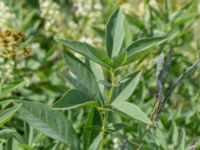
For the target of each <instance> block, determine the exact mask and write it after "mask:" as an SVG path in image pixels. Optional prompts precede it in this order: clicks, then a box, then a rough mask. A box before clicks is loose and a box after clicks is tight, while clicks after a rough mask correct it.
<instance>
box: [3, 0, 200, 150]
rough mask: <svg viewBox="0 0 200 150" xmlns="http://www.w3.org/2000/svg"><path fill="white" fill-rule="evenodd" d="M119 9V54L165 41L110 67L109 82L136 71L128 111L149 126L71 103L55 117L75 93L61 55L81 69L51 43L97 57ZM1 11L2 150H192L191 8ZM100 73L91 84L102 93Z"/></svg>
mask: <svg viewBox="0 0 200 150" xmlns="http://www.w3.org/2000/svg"><path fill="white" fill-rule="evenodd" d="M119 6H120V10H121V11H122V12H123V14H124V27H125V31H124V33H125V35H124V40H123V45H122V48H126V47H128V46H129V45H130V44H132V42H133V41H137V40H140V39H144V38H149V37H163V38H164V39H165V40H164V42H161V41H159V42H161V43H158V41H157V42H155V41H154V43H153V44H152V43H150V44H149V45H148V41H142V43H141V44H140V45H139V46H138V49H139V50H145V51H144V52H142V53H141V55H136V57H135V58H134V61H133V60H132V61H131V63H130V64H129V65H126V66H123V67H121V66H120V63H121V64H123V63H122V62H120V61H121V59H123V60H124V59H125V58H126V57H125V56H123V55H122V56H121V57H118V58H117V59H116V60H118V59H119V61H116V64H115V65H116V68H117V69H116V70H115V73H114V76H115V77H114V78H115V79H114V80H115V81H116V82H117V81H120V80H121V79H124V78H125V77H127V76H128V75H130V74H131V75H132V73H135V72H138V71H142V73H141V77H140V79H138V84H137V86H136V87H131V88H130V89H131V90H132V89H135V90H133V91H134V92H133V94H131V96H130V97H128V102H130V103H131V104H135V106H137V107H138V108H140V109H141V110H142V112H144V113H145V114H146V116H148V118H149V119H150V120H151V123H150V125H146V124H145V123H143V122H145V121H144V120H143V122H141V121H142V118H136V120H135V119H133V118H134V117H133V118H130V117H128V116H127V115H125V114H123V113H120V112H119V111H114V112H113V110H112V108H110V107H100V106H96V104H93V103H92V104H91V103H90V104H88V105H85V104H84V106H83V107H77V106H75V104H74V103H73V102H74V101H70V100H72V99H70V100H69V104H66V105H67V106H65V107H64V108H60V106H63V104H62V105H57V106H56V107H57V108H55V103H56V104H58V103H57V102H58V100H60V99H61V100H62V99H64V98H65V97H63V95H64V94H65V93H66V92H67V91H68V90H70V89H72V88H73V89H74V85H73V83H72V82H71V83H70V82H69V76H68V75H71V76H72V77H74V74H75V73H74V72H73V69H72V68H70V65H68V64H67V67H66V64H65V59H64V57H63V54H62V50H64V53H65V52H66V53H67V54H65V55H68V52H67V51H68V50H70V54H71V53H73V55H75V56H76V57H77V58H78V59H80V60H82V61H86V63H85V64H87V61H88V60H87V57H84V56H85V55H84V54H83V55H80V53H77V52H73V51H71V49H73V47H70V46H69V44H66V43H65V45H67V46H68V47H70V48H67V47H65V46H63V45H62V44H61V43H62V42H60V43H59V42H58V40H57V39H71V40H76V41H82V42H86V43H88V44H90V45H93V46H95V47H96V48H98V49H101V50H102V51H103V49H104V50H105V49H106V40H105V36H106V32H105V31H106V25H107V22H108V20H109V18H110V16H111V15H112V13H113V12H114V11H115V10H116V9H117V8H118V7H119ZM0 10H1V12H0V106H1V112H0V127H1V129H0V149H3V150H4V149H7V150H18V149H19V150H21V149H25V150H45V149H46V150H50V149H52V150H57V149H58V150H60V149H63V150H64V149H72V150H76V149H91V150H95V149H99V148H100V147H101V148H102V149H105V150H107V149H112V150H113V149H116V150H118V149H120V150H125V149H142V150H154V149H158V150H162V149H163V150H179V149H180V150H186V149H190V150H196V149H200V128H199V123H200V92H199V88H200V71H199V59H200V58H199V56H200V44H199V43H200V36H199V33H200V28H199V26H200V20H199V14H200V2H199V1H198V0H144V1H141V0H117V1H114V0H87V1H86V0H20V1H15V0H1V1H0ZM116 32H117V33H118V32H119V30H116ZM119 37H120V36H119ZM162 40H163V39H162ZM145 44H146V45H145ZM143 48H144V49H143ZM70 54H69V56H70ZM85 58H86V60H85ZM92 60H93V59H92ZM93 61H95V60H93ZM95 62H96V61H95ZM88 63H89V62H88ZM123 65H124V64H123ZM119 66H120V67H119ZM94 68H98V67H95V66H94ZM108 68H109V67H108ZM102 71H103V73H104V79H102V80H98V84H99V85H100V86H103V88H105V89H108V90H109V89H110V87H112V86H111V84H112V83H111V82H112V80H113V79H112V78H111V75H112V74H110V71H109V70H108V69H106V67H104V68H103V70H102ZM72 72H73V73H72ZM97 74H98V73H97ZM99 74H101V73H99ZM75 75H76V74H75ZM134 77H135V74H134ZM87 80H88V82H87V83H89V82H91V78H89V77H88V79H87ZM122 81H123V80H122ZM124 82H125V81H124ZM119 83H120V82H119ZM135 84H136V83H135ZM172 92H173V93H172ZM116 93H117V92H116ZM116 93H114V94H116ZM83 94H84V93H83ZM106 94H107V95H108V93H106ZM106 94H105V95H106ZM114 94H113V96H111V97H115V98H116V95H114ZM72 95H73V94H72ZM75 96H78V94H77V95H76V93H75ZM84 96H85V95H81V96H80V97H84ZM124 97H126V94H125V95H124ZM73 98H74V99H76V98H77V97H73ZM64 100H65V99H64ZM30 102H31V103H30ZM79 106H80V105H79ZM74 107H76V108H74ZM71 108H73V109H71ZM55 109H56V110H55ZM61 109H62V110H61ZM127 109H128V107H127ZM104 111H108V112H109V115H108V118H107V123H106V126H105V127H106V131H105V133H104V134H103V137H102V136H101V138H98V137H99V133H101V131H102V128H101V126H102V123H103V121H102V119H103V118H104V116H103V115H104ZM122 112H123V111H122ZM88 116H89V117H88ZM87 118H89V119H90V118H92V120H89V119H87ZM138 120H139V121H138ZM86 130H87V134H86ZM89 137H91V139H90V140H89V139H88V138H89ZM102 140H103V144H102ZM77 141H78V142H77ZM76 142H77V143H78V144H77V143H76ZM85 143H87V144H85ZM78 145H80V147H79V146H78ZM100 145H101V146H100ZM102 145H103V146H102Z"/></svg>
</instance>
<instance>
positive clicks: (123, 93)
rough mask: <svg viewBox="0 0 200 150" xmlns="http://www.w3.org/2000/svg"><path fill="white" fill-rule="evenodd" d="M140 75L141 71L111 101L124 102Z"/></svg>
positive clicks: (135, 85)
mask: <svg viewBox="0 0 200 150" xmlns="http://www.w3.org/2000/svg"><path fill="white" fill-rule="evenodd" d="M140 77H141V72H139V73H138V74H137V75H136V76H135V77H134V78H133V79H132V80H131V81H130V83H129V84H128V85H127V86H126V87H125V88H124V89H123V90H122V91H121V93H120V94H119V95H118V96H117V97H116V98H115V99H114V101H113V102H124V101H126V100H127V99H128V98H129V97H130V96H131V95H132V93H133V92H134V90H135V89H136V87H137V85H138V83H139V80H140Z"/></svg>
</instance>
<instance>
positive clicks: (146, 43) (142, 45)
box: [125, 37, 167, 64]
mask: <svg viewBox="0 0 200 150" xmlns="http://www.w3.org/2000/svg"><path fill="white" fill-rule="evenodd" d="M166 40H167V39H166V37H150V38H144V39H140V40H137V41H134V42H133V43H132V44H131V45H130V46H128V47H127V48H126V49H125V51H126V52H127V54H128V58H127V60H126V63H125V64H129V63H131V62H132V61H135V60H137V59H139V58H140V57H141V56H143V55H145V54H146V52H148V51H149V50H150V48H152V47H154V46H158V45H159V44H161V43H163V42H165V41H166Z"/></svg>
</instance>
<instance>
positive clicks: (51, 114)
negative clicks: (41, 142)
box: [19, 102, 79, 150]
mask: <svg viewBox="0 0 200 150" xmlns="http://www.w3.org/2000/svg"><path fill="white" fill-rule="evenodd" d="M19 115H20V117H21V118H22V119H23V120H25V121H26V122H27V123H29V124H30V125H31V126H33V127H34V128H35V129H37V130H39V131H40V132H42V133H44V134H45V135H47V136H49V137H51V138H53V139H56V140H58V141H61V142H63V143H65V144H68V145H69V146H70V148H71V149H73V150H79V140H78V138H77V136H76V133H75V131H74V129H73V127H72V125H71V123H70V122H69V121H68V120H67V118H66V117H65V116H64V115H62V114H61V113H59V112H57V111H55V110H51V109H49V108H48V106H46V105H44V104H40V103H32V102H23V104H22V106H21V109H20V110H19Z"/></svg>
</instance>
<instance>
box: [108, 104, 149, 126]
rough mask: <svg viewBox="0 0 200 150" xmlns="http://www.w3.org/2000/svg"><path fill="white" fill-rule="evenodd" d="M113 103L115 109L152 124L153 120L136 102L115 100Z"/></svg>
mask: <svg viewBox="0 0 200 150" xmlns="http://www.w3.org/2000/svg"><path fill="white" fill-rule="evenodd" d="M111 105H112V106H113V107H114V108H115V109H117V110H119V111H120V112H122V113H124V114H126V115H128V116H130V117H131V118H133V119H136V120H138V121H141V122H143V123H146V124H151V121H150V120H149V118H148V117H147V116H146V114H145V113H144V112H143V111H142V110H141V109H140V108H139V107H138V106H136V105H135V104H132V103H129V102H113V103H112V104H111Z"/></svg>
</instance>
